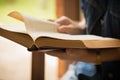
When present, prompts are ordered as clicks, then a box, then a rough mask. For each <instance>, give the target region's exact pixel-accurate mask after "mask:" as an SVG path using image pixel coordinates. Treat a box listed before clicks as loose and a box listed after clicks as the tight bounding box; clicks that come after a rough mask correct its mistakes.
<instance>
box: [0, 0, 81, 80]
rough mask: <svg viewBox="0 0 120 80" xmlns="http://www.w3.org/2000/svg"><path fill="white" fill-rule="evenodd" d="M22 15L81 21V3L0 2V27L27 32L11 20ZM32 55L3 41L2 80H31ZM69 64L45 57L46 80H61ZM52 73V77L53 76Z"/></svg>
mask: <svg viewBox="0 0 120 80" xmlns="http://www.w3.org/2000/svg"><path fill="white" fill-rule="evenodd" d="M11 11H19V12H22V13H25V14H28V15H30V16H33V17H36V18H39V19H56V18H58V17H61V16H63V15H64V16H68V17H70V18H71V19H74V20H80V18H81V14H80V11H79V0H0V23H3V24H6V25H9V26H7V28H9V29H12V30H15V31H16V30H17V31H25V27H24V23H23V22H20V21H17V20H15V19H13V18H11V17H9V16H7V14H8V13H10V12H11ZM31 59H32V53H31V52H28V51H27V49H26V48H25V47H23V46H21V45H19V44H17V43H14V42H12V41H10V40H8V39H5V38H3V37H0V80H31ZM69 63H70V61H64V60H60V59H58V58H56V57H53V56H49V55H45V80H58V79H59V78H60V77H62V76H63V74H64V73H65V71H66V70H67V65H68V64H69ZM51 72H52V74H51Z"/></svg>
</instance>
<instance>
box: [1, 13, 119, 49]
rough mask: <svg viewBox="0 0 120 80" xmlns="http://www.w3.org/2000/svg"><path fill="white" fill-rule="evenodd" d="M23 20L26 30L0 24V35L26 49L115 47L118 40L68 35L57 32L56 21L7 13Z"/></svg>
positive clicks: (117, 44)
mask: <svg viewBox="0 0 120 80" xmlns="http://www.w3.org/2000/svg"><path fill="white" fill-rule="evenodd" d="M8 15H9V16H11V17H13V18H16V19H17V20H20V21H22V22H24V24H25V27H26V32H25V33H23V32H16V31H11V30H9V29H5V28H4V26H5V25H0V36H2V37H5V38H7V39H10V40H12V41H14V42H16V43H18V44H20V45H23V46H25V47H26V48H28V49H33V50H36V49H54V48H91V49H94V48H117V47H120V40H119V39H113V38H105V37H100V36H95V35H69V34H62V33H58V32H57V27H58V26H59V25H58V24H57V23H54V22H50V21H47V20H46V21H44V20H39V19H36V18H34V17H31V16H28V15H25V14H22V13H20V12H16V11H13V12H11V13H9V14H8Z"/></svg>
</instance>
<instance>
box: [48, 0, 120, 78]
mask: <svg viewBox="0 0 120 80" xmlns="http://www.w3.org/2000/svg"><path fill="white" fill-rule="evenodd" d="M80 2H81V8H82V10H83V13H84V17H85V19H83V20H82V21H81V22H75V21H73V20H71V19H70V18H68V17H65V16H63V17H61V18H58V19H57V20H55V22H56V23H58V24H60V26H59V27H58V32H60V33H66V34H73V35H76V34H77V35H78V34H93V35H98V36H103V37H112V38H118V39H120V0H80ZM113 50H114V49H113ZM115 50H117V51H118V53H112V52H109V54H108V53H105V52H104V53H99V54H97V56H99V60H100V58H101V60H100V63H97V64H96V63H95V62H93V61H95V60H96V54H95V53H93V54H87V53H85V54H84V53H81V49H66V51H65V53H66V54H79V56H82V57H81V61H79V62H77V63H76V64H74V65H70V66H69V70H68V72H67V73H66V74H65V75H64V76H63V77H62V78H61V80H120V77H119V76H120V53H119V52H120V49H119V48H118V49H115ZM88 51H89V50H88ZM61 53H62V52H60V51H51V52H47V54H49V55H53V56H58V57H61V58H63V56H60V55H58V54H61ZM68 57H69V56H68ZM83 57H84V59H83Z"/></svg>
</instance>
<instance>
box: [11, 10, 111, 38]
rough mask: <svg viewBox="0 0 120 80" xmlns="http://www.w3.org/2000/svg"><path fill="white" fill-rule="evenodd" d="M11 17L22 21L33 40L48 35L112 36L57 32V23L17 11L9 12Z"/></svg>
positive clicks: (52, 36) (68, 36)
mask: <svg viewBox="0 0 120 80" xmlns="http://www.w3.org/2000/svg"><path fill="white" fill-rule="evenodd" d="M10 16H11V17H14V18H17V19H18V20H21V21H24V23H25V26H26V30H27V33H28V34H29V35H31V37H32V38H33V40H35V39H36V38H38V37H50V38H56V39H63V40H108V39H112V38H103V37H100V36H95V35H69V34H63V33H58V32H57V27H58V26H59V25H58V24H57V23H54V22H50V21H44V20H40V19H37V18H34V17H32V16H28V15H26V14H22V13H19V12H12V13H10Z"/></svg>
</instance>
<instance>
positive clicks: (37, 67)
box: [32, 48, 120, 80]
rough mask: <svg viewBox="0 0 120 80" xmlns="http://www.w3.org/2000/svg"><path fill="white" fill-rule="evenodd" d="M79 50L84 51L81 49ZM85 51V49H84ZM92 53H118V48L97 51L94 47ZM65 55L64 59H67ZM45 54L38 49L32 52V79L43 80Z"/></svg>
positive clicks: (77, 56) (77, 58)
mask: <svg viewBox="0 0 120 80" xmlns="http://www.w3.org/2000/svg"><path fill="white" fill-rule="evenodd" d="M118 49H119V50H118ZM81 52H84V50H83V49H82V51H81ZM85 52H86V51H85ZM92 52H93V53H97V52H99V53H108V54H111V53H117V54H120V48H108V49H99V51H96V49H94V50H92ZM67 56H68V55H66V59H67ZM74 58H76V60H79V59H80V58H79V54H77V55H76V56H74ZM44 62H45V54H43V53H40V52H39V51H35V52H32V80H45V78H44V74H45V72H44V68H45V64H44Z"/></svg>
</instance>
